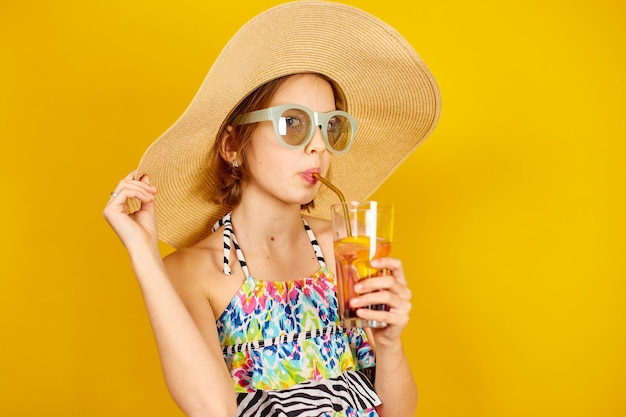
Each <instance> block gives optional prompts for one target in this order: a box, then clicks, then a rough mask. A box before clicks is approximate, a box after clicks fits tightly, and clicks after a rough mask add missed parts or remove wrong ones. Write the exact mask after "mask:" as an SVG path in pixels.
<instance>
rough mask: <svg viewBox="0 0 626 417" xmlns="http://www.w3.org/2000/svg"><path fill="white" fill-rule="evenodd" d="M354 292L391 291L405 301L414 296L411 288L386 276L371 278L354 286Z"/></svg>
mask: <svg viewBox="0 0 626 417" xmlns="http://www.w3.org/2000/svg"><path fill="white" fill-rule="evenodd" d="M354 290H355V291H356V292H357V293H359V294H365V293H371V292H378V291H389V292H391V293H393V294H396V295H398V296H399V297H402V298H404V299H405V300H410V299H411V295H412V294H411V290H410V289H409V287H408V286H407V285H406V284H405V283H403V282H401V281H400V280H398V279H397V278H396V277H394V276H392V275H385V276H382V277H376V278H369V279H366V280H363V281H360V282H359V283H357V284H356V285H355V286H354Z"/></svg>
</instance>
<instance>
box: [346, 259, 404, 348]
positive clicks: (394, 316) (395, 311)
mask: <svg viewBox="0 0 626 417" xmlns="http://www.w3.org/2000/svg"><path fill="white" fill-rule="evenodd" d="M371 265H372V267H374V268H378V269H382V270H387V271H388V272H389V274H388V275H383V276H380V277H376V278H370V279H366V280H363V281H361V282H359V283H358V284H356V285H355V286H354V289H355V291H356V292H358V293H359V294H360V295H359V296H358V297H357V298H353V299H352V300H350V305H351V306H352V307H353V308H357V309H358V310H357V315H358V316H359V317H361V318H363V319H367V320H376V321H379V322H385V323H387V326H386V327H383V328H376V329H372V333H373V334H374V339H375V341H376V345H377V346H384V345H385V344H388V343H397V342H398V340H399V339H400V334H401V333H402V331H403V330H404V328H405V327H406V325H407V324H408V322H409V313H410V312H411V295H412V294H411V290H410V289H409V287H408V285H407V280H406V277H405V276H404V269H403V268H402V262H401V261H400V260H399V259H396V258H389V257H387V258H379V259H375V260H373V261H372V262H371ZM373 304H385V305H387V306H388V307H389V309H388V311H384V310H370V309H368V308H367V306H369V305H373Z"/></svg>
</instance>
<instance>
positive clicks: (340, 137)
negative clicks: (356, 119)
mask: <svg viewBox="0 0 626 417" xmlns="http://www.w3.org/2000/svg"><path fill="white" fill-rule="evenodd" d="M327 133H328V142H329V144H330V146H331V147H332V148H333V149H334V150H335V151H339V152H341V151H345V150H346V149H347V148H348V147H349V146H350V138H351V137H352V125H351V124H350V120H349V119H348V118H347V117H345V116H342V115H335V116H333V117H332V118H331V119H330V120H329V121H328V130H327Z"/></svg>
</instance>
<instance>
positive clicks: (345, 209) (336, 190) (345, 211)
mask: <svg viewBox="0 0 626 417" xmlns="http://www.w3.org/2000/svg"><path fill="white" fill-rule="evenodd" d="M313 176H314V177H315V178H316V179H318V180H319V181H321V182H322V184H324V185H325V186H327V187H328V188H330V189H331V190H333V192H334V193H335V194H337V197H339V200H340V201H341V203H342V204H341V207H342V208H343V216H344V220H345V221H346V232H347V234H346V236H352V227H350V213H349V212H348V205H347V204H346V198H345V197H344V196H343V193H342V192H341V191H340V190H339V188H337V187H335V186H334V185H333V184H331V182H330V181H328V180H327V179H326V178H324V177H322V176H321V175H320V174H317V173H315V174H313Z"/></svg>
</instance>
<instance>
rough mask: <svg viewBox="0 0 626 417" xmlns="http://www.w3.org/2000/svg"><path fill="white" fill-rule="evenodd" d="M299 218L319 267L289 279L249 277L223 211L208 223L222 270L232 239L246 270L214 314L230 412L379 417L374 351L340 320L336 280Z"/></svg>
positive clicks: (359, 331) (358, 332)
mask: <svg viewBox="0 0 626 417" xmlns="http://www.w3.org/2000/svg"><path fill="white" fill-rule="evenodd" d="M302 220H303V223H304V229H305V230H306V233H307V234H308V236H309V238H310V240H311V244H312V246H313V250H314V251H315V254H316V255H317V259H318V260H319V263H320V269H319V270H318V272H316V273H315V274H313V275H312V276H309V277H306V278H302V279H296V280H292V281H262V280H257V279H255V278H254V277H253V276H251V275H250V273H249V272H248V266H247V264H246V261H245V259H244V256H243V252H242V251H241V248H240V247H239V245H238V244H237V239H236V238H235V234H234V233H233V228H232V223H231V218H230V213H228V214H226V215H225V216H224V217H223V218H222V219H221V220H220V221H218V222H217V223H216V224H215V226H214V227H213V230H217V229H218V228H219V227H221V226H222V225H223V226H224V273H225V274H226V275H230V267H229V261H230V253H231V244H232V245H233V247H234V248H235V253H236V254H237V258H238V260H239V263H240V265H241V268H242V269H243V272H244V274H245V276H246V279H245V281H244V283H243V284H242V286H241V288H240V289H239V291H238V292H237V294H236V295H235V297H233V299H232V300H231V302H230V304H229V305H228V306H227V307H226V309H225V310H224V312H223V313H222V315H221V316H220V317H219V318H218V319H217V330H218V334H219V338H220V344H221V346H222V352H223V355H224V360H225V361H226V365H227V366H228V369H229V370H230V374H231V376H232V378H233V382H234V384H235V390H236V392H237V393H238V398H237V403H238V410H237V416H240V417H244V416H245V417H248V416H268V417H269V416H272V417H273V416H276V417H278V416H281V417H291V416H312V417H313V416H316V417H339V416H349V417H374V416H378V414H377V413H376V410H375V407H376V406H377V405H379V404H381V402H380V399H379V398H378V396H377V395H376V392H375V391H374V388H373V386H372V384H371V382H370V379H369V378H368V377H367V376H366V374H369V372H368V371H372V370H373V369H374V368H373V367H374V365H375V362H374V353H373V351H372V348H371V346H370V344H369V343H368V341H367V336H366V335H365V332H364V331H363V329H343V328H341V327H340V326H339V319H338V308H337V296H336V284H335V278H334V277H333V275H332V274H331V273H330V272H329V271H328V269H327V268H326V264H325V263H324V257H323V255H322V251H321V249H320V247H319V245H318V244H317V241H316V239H315V236H314V235H313V231H312V230H311V228H310V227H309V225H308V224H307V223H306V221H305V220H304V219H302Z"/></svg>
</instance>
